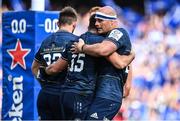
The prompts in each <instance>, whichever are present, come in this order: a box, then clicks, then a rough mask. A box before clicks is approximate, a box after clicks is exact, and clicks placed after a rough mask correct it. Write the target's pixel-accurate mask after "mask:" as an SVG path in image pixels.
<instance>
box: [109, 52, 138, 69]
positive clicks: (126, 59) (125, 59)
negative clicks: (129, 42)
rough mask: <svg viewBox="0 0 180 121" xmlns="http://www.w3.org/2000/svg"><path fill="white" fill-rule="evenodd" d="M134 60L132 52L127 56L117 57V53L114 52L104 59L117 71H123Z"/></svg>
mask: <svg viewBox="0 0 180 121" xmlns="http://www.w3.org/2000/svg"><path fill="white" fill-rule="evenodd" d="M134 58H135V53H134V52H133V51H132V52H131V53H130V54H129V55H119V54H118V53H117V52H114V53H113V54H111V55H110V56H107V57H106V59H107V60H108V61H110V62H111V63H112V64H113V66H114V67H116V68H118V69H123V68H125V67H126V66H128V65H129V64H130V63H131V62H132V61H133V60H134Z"/></svg>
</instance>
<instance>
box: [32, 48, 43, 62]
mask: <svg viewBox="0 0 180 121" xmlns="http://www.w3.org/2000/svg"><path fill="white" fill-rule="evenodd" d="M41 48H42V45H41V47H40V48H39V50H38V51H37V53H36V54H35V58H34V59H35V60H36V61H37V62H38V63H41V62H42V60H43V57H42V55H41Z"/></svg>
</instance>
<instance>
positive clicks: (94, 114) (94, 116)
mask: <svg viewBox="0 0 180 121" xmlns="http://www.w3.org/2000/svg"><path fill="white" fill-rule="evenodd" d="M90 117H92V118H95V119H98V115H97V113H93V114H91V115H90Z"/></svg>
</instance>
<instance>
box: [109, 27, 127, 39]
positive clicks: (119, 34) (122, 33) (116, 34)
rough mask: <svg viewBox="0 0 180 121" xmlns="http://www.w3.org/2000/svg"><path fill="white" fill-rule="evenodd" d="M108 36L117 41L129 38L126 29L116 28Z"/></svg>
mask: <svg viewBox="0 0 180 121" xmlns="http://www.w3.org/2000/svg"><path fill="white" fill-rule="evenodd" d="M107 36H108V37H109V38H113V39H115V40H117V41H118V40H119V39H121V38H122V37H123V36H128V32H127V31H126V30H125V29H124V28H115V29H113V30H111V31H110V32H109V33H108V34H107Z"/></svg>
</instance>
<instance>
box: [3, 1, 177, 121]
mask: <svg viewBox="0 0 180 121" xmlns="http://www.w3.org/2000/svg"><path fill="white" fill-rule="evenodd" d="M33 1H34V4H36V2H37V1H38V0H32V1H31V0H0V2H1V7H0V11H1V15H2V12H5V11H10V10H12V11H21V10H31V6H32V3H33ZM67 5H70V6H72V7H74V8H75V9H76V10H77V11H78V13H79V24H78V26H77V28H76V30H75V34H76V35H80V34H82V33H84V32H85V31H86V30H87V26H88V14H87V12H88V10H89V9H90V8H91V7H93V6H104V5H109V6H111V7H113V8H115V9H116V11H117V12H118V15H119V20H120V23H121V27H123V28H125V29H126V30H127V31H128V32H129V35H130V38H131V42H132V44H133V49H134V50H135V52H136V58H135V60H134V61H133V80H132V89H131V93H130V95H129V97H128V98H126V99H124V100H123V105H122V107H121V109H120V110H119V113H118V114H117V116H116V117H115V120H169V121H173V120H180V2H179V1H178V0H45V10H49V11H58V10H60V9H61V8H63V7H64V6H67ZM1 46H2V20H0V47H1ZM1 80H2V50H0V87H1V88H2V81H1ZM0 98H2V92H0ZM0 102H1V99H0Z"/></svg>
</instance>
